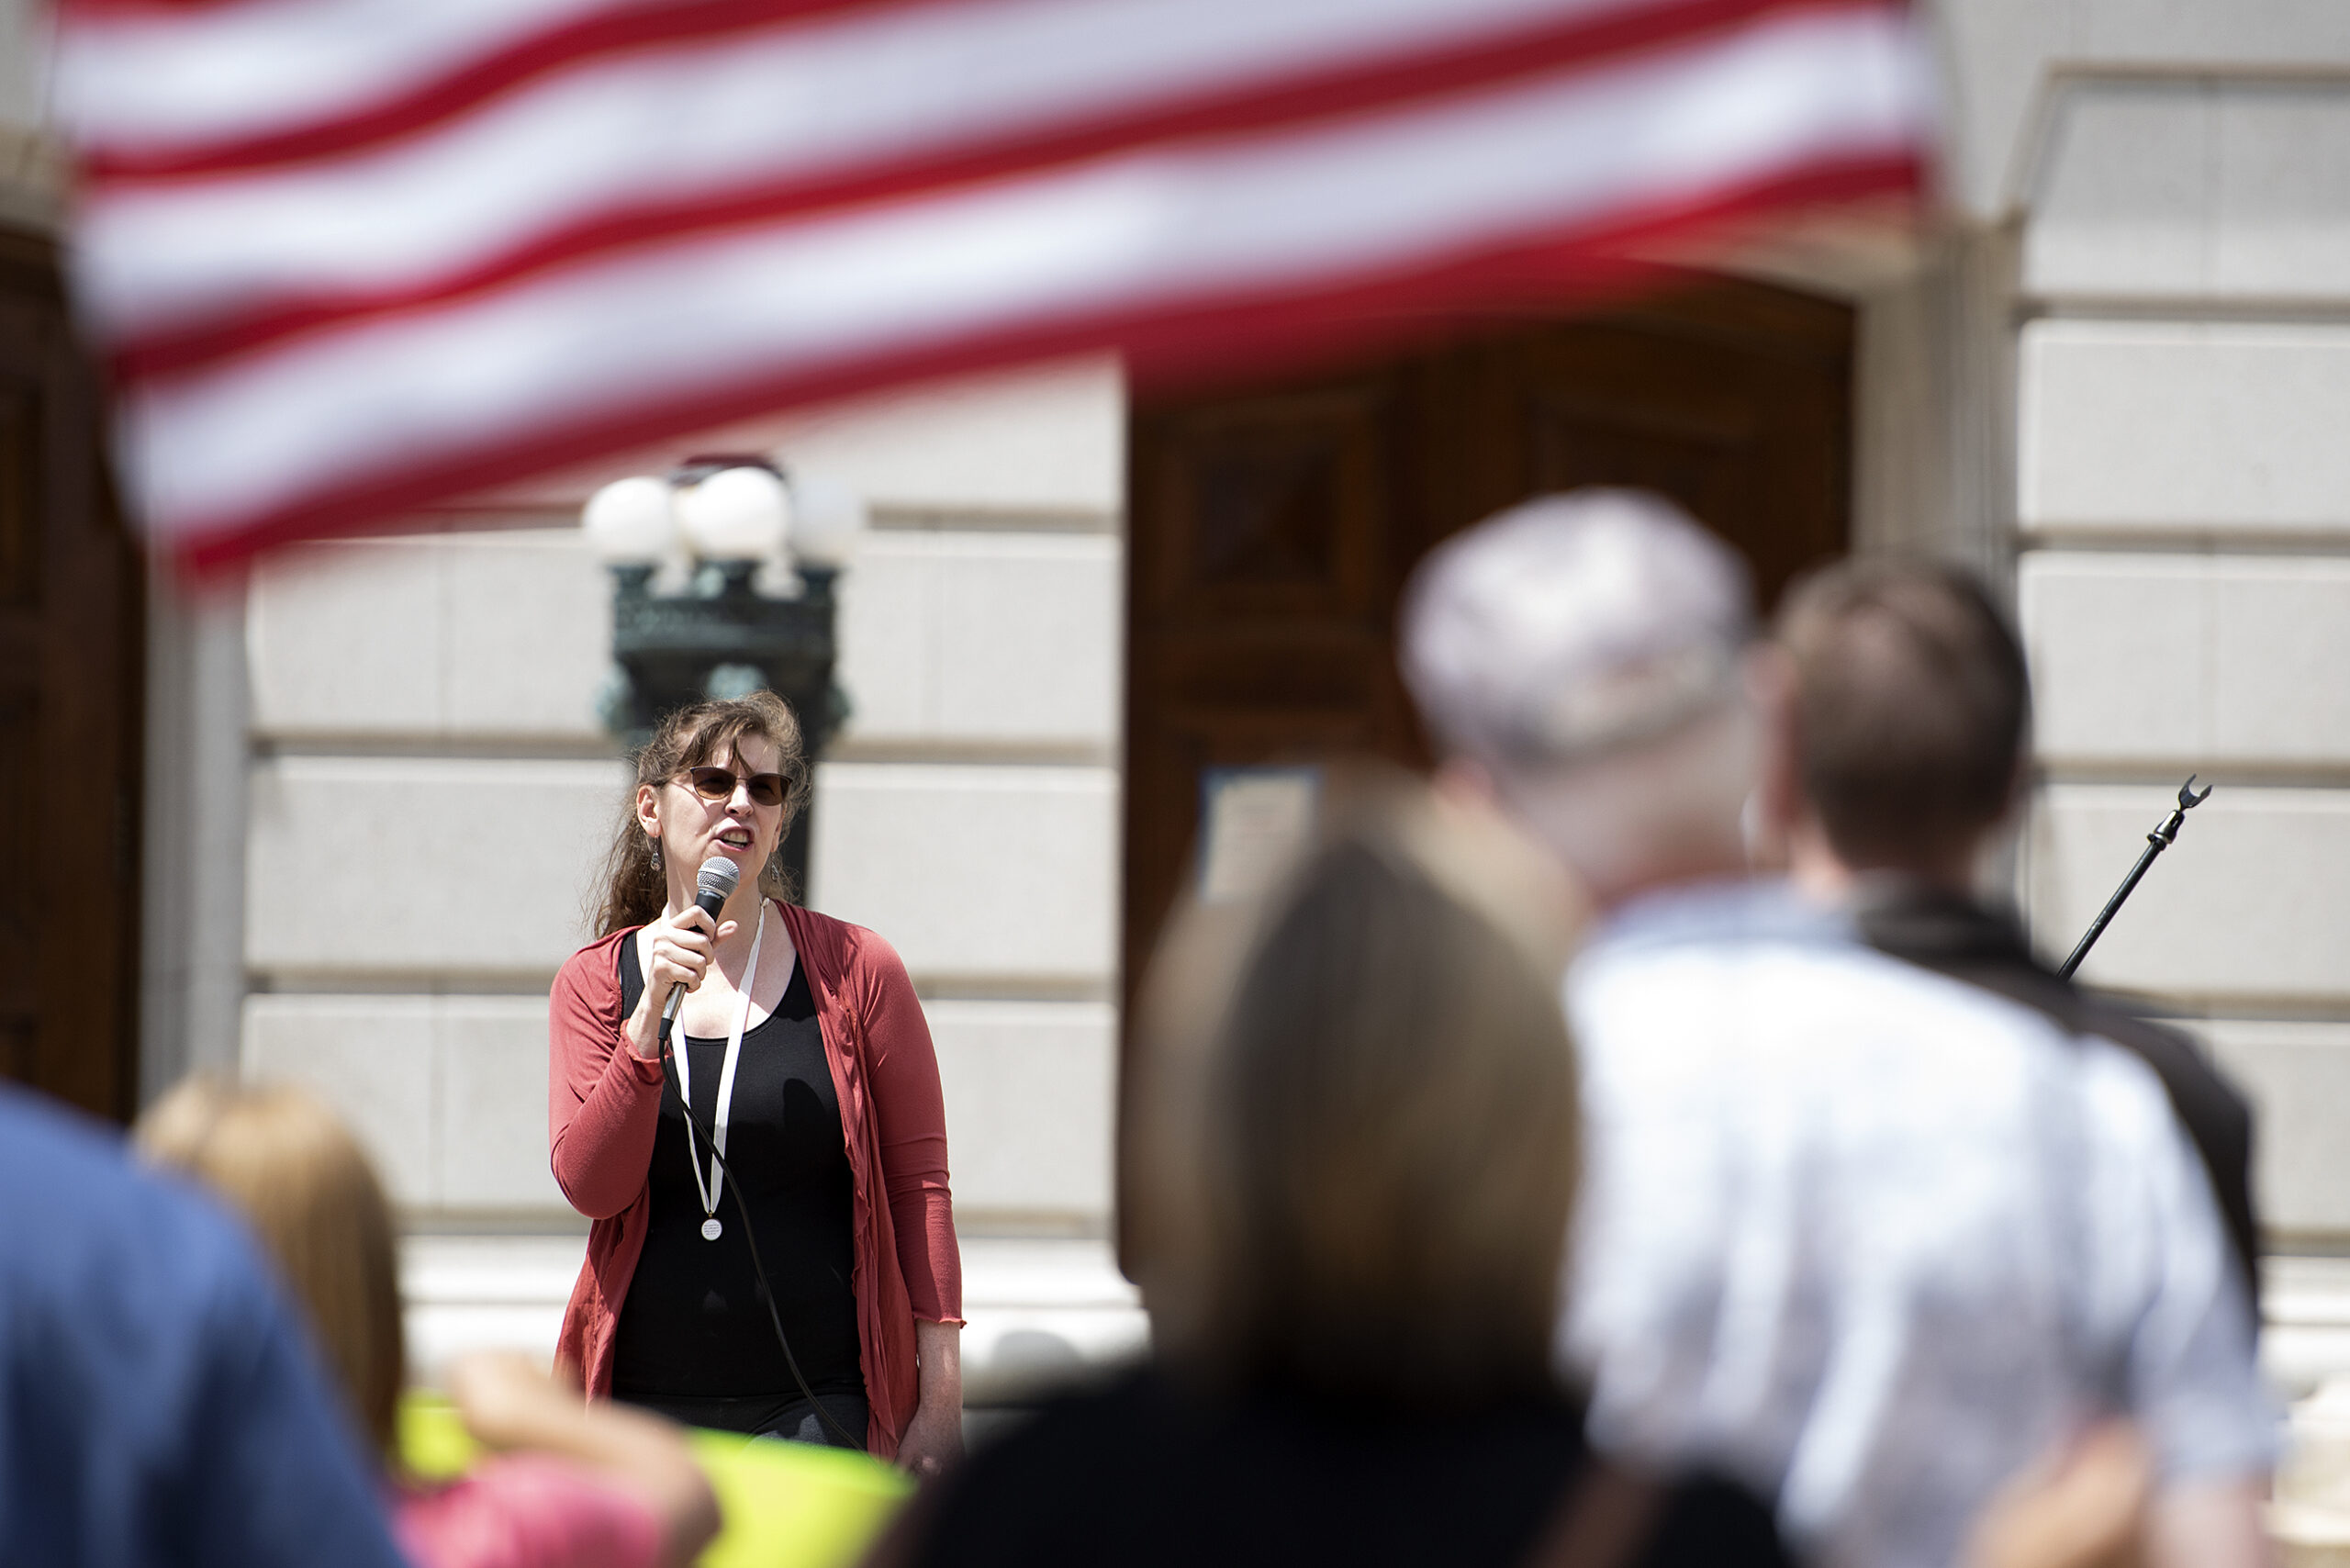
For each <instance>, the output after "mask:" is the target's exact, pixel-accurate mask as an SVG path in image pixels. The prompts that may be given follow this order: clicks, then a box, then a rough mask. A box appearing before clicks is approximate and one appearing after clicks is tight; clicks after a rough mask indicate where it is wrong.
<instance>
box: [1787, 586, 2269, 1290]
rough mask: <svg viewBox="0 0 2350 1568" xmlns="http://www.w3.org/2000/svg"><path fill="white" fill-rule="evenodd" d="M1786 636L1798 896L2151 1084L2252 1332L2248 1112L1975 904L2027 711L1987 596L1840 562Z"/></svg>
mask: <svg viewBox="0 0 2350 1568" xmlns="http://www.w3.org/2000/svg"><path fill="white" fill-rule="evenodd" d="M1774 633H1775V641H1776V642H1777V644H1778V645H1779V646H1780V647H1781V648H1783V649H1785V651H1786V654H1787V656H1788V658H1789V660H1790V662H1791V663H1792V666H1793V668H1794V674H1795V683H1796V704H1795V728H1796V747H1797V755H1796V773H1797V777H1798V779H1799V782H1800V786H1801V787H1800V789H1797V790H1782V791H1779V792H1778V799H1779V800H1780V801H1783V802H1784V814H1785V818H1786V820H1785V821H1784V822H1782V823H1776V824H1774V825H1775V826H1776V827H1777V828H1778V829H1779V833H1778V834H1777V836H1778V837H1779V838H1780V839H1781V840H1782V841H1783V843H1784V845H1785V855H1786V859H1787V866H1788V872H1789V875H1790V876H1791V877H1792V879H1794V881H1795V884H1796V887H1798V888H1799V889H1801V890H1803V891H1804V892H1805V893H1807V895H1809V896H1810V897H1812V898H1813V899H1815V900H1818V902H1823V903H1828V904H1832V905H1837V906H1840V907H1841V908H1843V909H1845V910H1847V911H1848V912H1849V913H1851V914H1852V917H1853V919H1854V922H1855V924H1857V925H1858V926H1859V928H1860V932H1861V935H1862V936H1863V938H1864V939H1865V940H1866V941H1867V942H1868V943H1869V945H1870V946H1874V947H1875V948H1876V949H1877V950H1878V951H1880V952H1884V953H1890V954H1892V955H1893V956H1894V957H1896V958H1907V959H1908V960H1909V961H1910V962H1912V963H1916V964H1920V965H1923V966H1924V967H1926V968H1928V969H1933V970H1936V971H1937V972H1939V973H1942V974H1946V975H1949V976H1951V977H1952V978H1953V979H1955V980H1964V981H1966V982H1967V983H1969V984H1972V985H1978V986H1982V987H1984V988H1985V989H1986V990H1988V991H1996V992H1997V993H1998V994H1999V995H2001V996H2005V997H2008V998H2009V999H2011V1000H2013V1001H2015V1002H2020V1003H2022V1004H2023V1005H2024V1006H2026V1007H2029V1008H2031V1009H2032V1010H2033V1011H2034V1012H2037V1013H2039V1014H2042V1015H2044V1016H2045V1017H2047V1018H2048V1019H2049V1020H2050V1021H2051V1022H2052V1023H2053V1024H2055V1025H2057V1026H2058V1027H2059V1028H2061V1029H2063V1030H2064V1031H2065V1033H2066V1034H2070V1035H2095V1036H2099V1037H2101V1038H2104V1039H2108V1040H2110V1041H2112V1042H2113V1043H2114V1044H2116V1045H2118V1046H2120V1047H2121V1048H2122V1049H2124V1050H2126V1051H2129V1052H2131V1053H2132V1055H2134V1056H2136V1057H2138V1058H2140V1059H2142V1060H2143V1061H2144V1062H2145V1064H2146V1065H2147V1066H2148V1067H2150V1068H2152V1069H2153V1070H2154V1076H2155V1077H2156V1078H2158V1079H2160V1080H2161V1081H2162V1085H2163V1092H2165V1094H2166V1095H2167V1096H2168V1097H2169V1099H2170V1103H2171V1108H2172V1109H2173V1110H2174V1111H2175V1112H2177V1115H2178V1120H2179V1125H2180V1126H2182V1127H2183V1128H2184V1129H2185V1130H2186V1132H2187V1135H2188V1138H2189V1140H2190V1141H2191V1142H2192V1143H2193V1144H2194V1146H2195V1152H2196V1155H2197V1157H2198V1158H2199V1159H2200V1160H2201V1161H2202V1165H2203V1173H2204V1175H2205V1177H2206V1178H2207V1179H2208V1180H2209V1181H2210V1184H2211V1191H2212V1193H2213V1195H2214V1196H2215V1197H2216V1198H2217V1199H2218V1200H2219V1204H2220V1217H2221V1219H2222V1220H2223V1221H2225V1222H2226V1225H2227V1227H2228V1240H2229V1243H2230V1245H2231V1248H2232V1249H2233V1253H2234V1258H2235V1262H2236V1265H2237V1278H2238V1281H2239V1282H2240V1283H2241V1284H2242V1285H2243V1286H2244V1293H2245V1296H2246V1300H2247V1301H2248V1303H2249V1304H2250V1305H2251V1308H2252V1310H2251V1311H2250V1312H2249V1313H2248V1314H2247V1317H2246V1324H2247V1327H2249V1326H2251V1325H2253V1324H2256V1323H2257V1322H2258V1321H2259V1316H2260V1315H2259V1301H2260V1295H2259V1281H2260V1275H2259V1257H2260V1253H2259V1238H2260V1227H2259V1221H2258V1220H2257V1218H2256V1217H2255V1212H2254V1207H2253V1197H2252V1130H2253V1129H2252V1109H2251V1107H2250V1106H2249V1105H2248V1104H2247V1103H2245V1101H2244V1096H2243V1095H2241V1094H2239V1093H2237V1092H2236V1091H2235V1090H2234V1089H2233V1087H2232V1086H2231V1085H2230V1084H2229V1083H2228V1081H2227V1080H2226V1079H2224V1078H2222V1077H2221V1075H2220V1073H2219V1071H2218V1070H2217V1069H2215V1068H2214V1067H2213V1066H2212V1065H2211V1063H2210V1060H2209V1059H2208V1058H2206V1057H2205V1056H2204V1055H2203V1053H2202V1051H2201V1050H2199V1048H2197V1047H2196V1045H2195V1043H2194V1042H2193V1041H2191V1040H2189V1039H2188V1037H2187V1036H2185V1035H2183V1034H2180V1033H2179V1032H2178V1031H2177V1030H2175V1029H2169V1028H2165V1027H2164V1026H2163V1025H2159V1024H2156V1023H2154V1022H2152V1021H2150V1020H2148V1019H2144V1018H2141V1017H2138V1016H2136V1015H2134V1014H2129V1013H2125V1012H2123V1011H2122V1010H2121V1009H2120V1008H2118V1007H2114V1006H2111V1005H2109V1004H2108V1003H2105V1002H2098V1001H2097V1000H2095V999H2093V998H2091V997H2089V996H2087V995H2086V994H2084V993H2083V992H2082V991H2079V990H2078V989H2077V988H2076V987H2075V985H2074V984H2073V982H2072V981H2071V980H2066V979H2065V978H2064V977H2063V976H2061V975H2059V974H2058V973H2057V972H2056V971H2055V970H2054V969H2051V968H2050V967H2049V966H2048V965H2046V964H2044V963H2042V961H2041V960H2040V958H2038V956H2037V955H2035V954H2034V953H2033V952H2032V950H2031V942H2030V940H2029V939H2027V938H2026V936H2025V935H2024V933H2023V930H2022V928H2021V927H2020V925H2018V924H2017V923H2016V922H2015V920H2014V919H2013V918H2012V917H2011V916H2009V915H2008V914H2006V913H2001V912H1999V911H1997V910H1996V909H1994V908H1992V907H1991V906H1990V905H1989V904H1987V903H1986V902H1983V901H1982V900H1981V899H1980V898H1979V897H1978V896H1977V893H1976V868H1977V867H1978V866H1980V865H1981V864H1982V863H1983V862H1984V860H1985V859H1986V855H1987V853H1988V852H1989V851H1990V850H1991V849H1993V848H1995V847H1996V846H1997V845H1998V844H1999V843H2000V842H2002V841H2003V840H2004V839H2005V838H2006V836H2007V833H2008V829H2009V824H2010V823H2012V821H2013V819H2014V817H2015V816H2016V814H2017V813H2018V812H2020V810H2021V807H2022V801H2023V799H2024V792H2025V784H2026V778H2025V755H2024V742H2025V736H2026V734H2027V732H2028V729H2029V726H2030V720H2031V684H2030V680H2029V678H2028V676H2027V675H2026V672H2025V669H2024V658H2023V648H2022V647H2021V645H2020V644H2018V643H2017V641H2016V637H2015V633H2013V632H2012V631H2010V630H2009V627H2008V623H2007V621H2006V619H2005V618H2004V617H2003V616H2001V615H2000V613H1999V611H1998V610H1997V607H1996V606H1994V605H1993V604H1992V602H1991V599H1990V596H1989V595H1988V594H1986V592H1985V591H1984V589H1983V586H1982V584H1981V583H1979V582H1978V581H1976V580H1975V578H1974V577H1972V576H1970V575H1969V574H1967V573H1966V572H1965V571H1964V570H1963V569H1961V568H1960V567H1957V566H1950V565H1946V564H1943V563H1940V562H1931V561H1917V560H1904V559H1898V558H1890V557H1888V558H1884V559H1875V560H1852V561H1843V562H1839V563H1838V564H1836V565H1834V566H1826V567H1822V568H1820V569H1819V570H1818V571H1816V572H1814V573H1812V574H1810V575H1809V576H1807V577H1805V578H1803V579H1802V580H1801V581H1800V582H1798V583H1797V584H1796V586H1795V587H1794V588H1791V589H1790V590H1789V591H1788V593H1787V596H1786V599H1785V602H1784V603H1783V604H1782V605H1781V607H1780V610H1779V614H1778V618H1777V621H1776V623H1775V626H1774Z"/></svg>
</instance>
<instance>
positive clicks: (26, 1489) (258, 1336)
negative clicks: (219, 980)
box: [0, 1085, 402, 1568]
mask: <svg viewBox="0 0 2350 1568" xmlns="http://www.w3.org/2000/svg"><path fill="white" fill-rule="evenodd" d="M0 1194H5V1196H0V1543H5V1544H4V1545H0V1555H5V1557H6V1561H7V1562H10V1563H11V1564H24V1565H32V1568H49V1565H51V1564H54V1565H57V1568H68V1565H71V1568H149V1565H156V1568H161V1565H163V1564H188V1565H190V1568H295V1565H297V1564H310V1563H319V1562H332V1563H336V1564H348V1565H349V1568H401V1562H402V1560H401V1558H400V1555H399V1553H398V1551H397V1549H396V1548H395V1547H394V1545H393V1542H392V1538H391V1536H390V1533H389V1532H388V1530H387V1529H386V1525H385V1520H384V1516H383V1509H382V1506H381V1504H380V1502H379V1501H378V1499H377V1497H376V1495H375V1485H374V1477H373V1471H372V1467H371V1466H369V1465H368V1464H367V1463H366V1462H365V1461H364V1458H363V1457H362V1455H361V1452H360V1449H359V1444H358V1441H357V1434H356V1432H355V1431H354V1429H353V1426H352V1423H351V1422H350V1421H349V1420H348V1419H347V1418H346V1417H345V1416H344V1414H343V1411H342V1409H341V1406H339V1404H338V1402H337V1400H336V1398H335V1395H334V1394H333V1393H332V1391H331V1390H330V1388H329V1386H328V1384H327V1382H326V1379H325V1376H324V1374H323V1372H322V1371H321V1369H320V1368H319V1365H318V1363H317V1360H316V1358H315V1356H314V1355H313V1354H312V1351H311V1348H310V1343H309V1339H308V1336H307V1335H305V1334H304V1333H303V1331H302V1329H301V1327H300V1325H299V1324H298V1322H297V1319H296V1318H295V1316H294V1315H293V1313H292V1312H291V1311H290V1310H289V1309H288V1308H287V1306H286V1305H285V1302H284V1301H283V1299H282V1298H281V1297H280V1296H279V1294H278V1292H277V1290H276V1288H275V1286H274V1283H273V1282H272V1281H271V1279H270V1277H269V1272H268V1270H267V1269H266V1267H265V1266H264V1265H263V1262H262V1260H260V1258H259V1257H258V1256H257V1255H256V1253H255V1252H254V1249H253V1248H252V1243H251V1241H250V1240H248V1239H247V1238H246V1236H245V1233H244V1231H243V1229H242V1227H241V1226H238V1225H237V1224H236V1222H235V1221H234V1220H232V1219H230V1218H229V1216H228V1215H224V1214H221V1213H220V1212H219V1211H218V1209H217V1208H216V1207H215V1206H214V1205H213V1204H211V1203H210V1202H208V1201H207V1200H206V1199H205V1198H203V1197H202V1196H200V1195H199V1194H197V1193H193V1192H190V1191H188V1190H187V1189H186V1188H185V1187H184V1186H182V1185H181V1184H179V1183H177V1182H169V1181H166V1180H163V1179H162V1178H159V1177H157V1176H155V1175H154V1174H152V1173H151V1172H148V1171H144V1170H140V1169H138V1168H137V1166H135V1165H134V1164H133V1163H132V1161H131V1160H130V1159H128V1158H127V1157H126V1155H125V1152H124V1149H123V1147H122V1143H121V1140H120V1138H119V1137H115V1136H112V1135H110V1134H108V1133H106V1132H105V1131H102V1130H100V1129H99V1128H98V1127H97V1126H95V1125H93V1124H89V1123H85V1122H84V1121H83V1120H82V1119H81V1118H79V1117H78V1116H74V1115H72V1114H67V1113H65V1112H62V1111H60V1110H58V1109H55V1108H53V1107H51V1106H49V1105H45V1104H43V1103H40V1102H39V1101H38V1100H36V1099H35V1098H33V1097H32V1096H31V1095H28V1094H26V1093H24V1092H21V1091H19V1090H17V1089H14V1088H11V1087H8V1086H6V1085H0Z"/></svg>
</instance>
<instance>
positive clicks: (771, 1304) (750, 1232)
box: [661, 1020, 865, 1453]
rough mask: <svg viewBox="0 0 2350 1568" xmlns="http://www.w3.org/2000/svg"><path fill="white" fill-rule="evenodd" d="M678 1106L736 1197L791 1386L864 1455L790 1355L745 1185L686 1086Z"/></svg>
mask: <svg viewBox="0 0 2350 1568" xmlns="http://www.w3.org/2000/svg"><path fill="white" fill-rule="evenodd" d="M668 1035H669V1028H668V1024H667V1022H666V1020H665V1021H664V1022H663V1024H662V1028H661V1036H662V1038H661V1043H662V1044H663V1045H664V1046H666V1045H667V1044H668V1043H669V1039H668ZM670 1072H671V1064H670V1061H669V1055H668V1053H667V1052H666V1051H664V1052H663V1053H662V1058H661V1076H662V1078H663V1079H664V1080H666V1081H668V1082H670V1083H673V1084H676V1083H677V1081H676V1080H675V1079H674V1078H671V1077H670ZM677 1103H678V1105H679V1106H680V1107H681V1108H682V1109H683V1110H684V1111H685V1113H686V1120H687V1121H688V1123H689V1124H690V1125H691V1126H693V1128H694V1130H695V1131H696V1132H698V1133H699V1134H701V1137H702V1141H703V1142H704V1143H705V1144H707V1145H709V1147H710V1152H711V1156H712V1157H713V1158H715V1159H717V1161H718V1169H719V1170H721V1171H722V1172H723V1173H724V1175H725V1177H726V1188H727V1191H729V1192H731V1193H733V1194H734V1217H735V1218H737V1219H739V1220H741V1221H742V1222H743V1241H744V1245H745V1246H747V1247H749V1248H750V1249H751V1272H752V1273H753V1275H755V1277H756V1278H757V1280H758V1282H759V1299H760V1300H762V1301H764V1302H766V1303H767V1321H768V1322H769V1323H770V1324H772V1325H774V1327H775V1342H776V1343H777V1344H778V1345H780V1346H782V1347H783V1364H784V1365H785V1366H787V1367H789V1368H790V1369H791V1381H792V1383H794V1384H795V1385H797V1386H798V1388H799V1390H800V1397H801V1398H802V1399H805V1400H806V1401H807V1402H808V1404H809V1406H810V1407H811V1408H812V1409H813V1410H814V1411H815V1412H816V1416H817V1418H818V1419H820V1420H822V1422H823V1423H824V1425H825V1426H827V1427H829V1428H832V1432H833V1435H834V1437H836V1438H838V1439H841V1442H842V1444H843V1445H844V1446H845V1447H848V1448H852V1449H855V1450H857V1451H858V1452H859V1453H862V1452H864V1451H865V1441H864V1439H861V1438H853V1437H851V1436H849V1432H848V1428H845V1427H844V1426H842V1425H841V1424H840V1423H839V1422H838V1421H836V1420H834V1418H833V1413H832V1412H831V1411H830V1410H827V1409H825V1408H824V1402H823V1401H822V1400H821V1399H819V1398H817V1397H816V1391H815V1390H814V1389H812V1388H810V1387H809V1386H808V1379H807V1378H806V1376H805V1375H803V1374H802V1373H801V1372H800V1358H799V1357H797V1356H795V1355H793V1354H792V1353H791V1339H790V1338H789V1336H788V1335H786V1334H785V1333H784V1331H783V1314H782V1313H780V1312H778V1310H777V1309H776V1305H775V1289H774V1287H773V1286H771V1285H769V1284H768V1283H767V1266H766V1265H765V1264H763V1263H761V1262H760V1261H759V1238H758V1232H757V1231H756V1230H755V1228H754V1227H753V1226H752V1224H751V1211H750V1210H749V1209H747V1208H745V1207H744V1204H743V1183H742V1182H738V1181H736V1180H735V1179H734V1168H733V1166H731V1165H729V1164H728V1163H727V1162H726V1156H724V1155H723V1154H721V1153H719V1150H718V1139H717V1137H716V1136H715V1135H714V1134H712V1133H711V1128H710V1124H709V1123H708V1122H705V1121H703V1120H702V1119H701V1117H699V1116H698V1115H696V1114H694V1108H693V1106H692V1105H690V1104H688V1103H687V1101H686V1092H685V1087H684V1085H682V1084H677Z"/></svg>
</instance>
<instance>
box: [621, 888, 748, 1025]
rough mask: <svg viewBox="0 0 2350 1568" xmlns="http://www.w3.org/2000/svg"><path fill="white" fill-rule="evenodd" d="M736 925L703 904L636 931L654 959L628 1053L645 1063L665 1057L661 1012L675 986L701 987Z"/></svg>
mask: <svg viewBox="0 0 2350 1568" xmlns="http://www.w3.org/2000/svg"><path fill="white" fill-rule="evenodd" d="M735 924H736V923H735V922H733V921H731V920H729V921H723V922H721V921H718V920H717V919H716V917H715V916H713V915H712V914H711V913H710V912H709V911H708V910H706V909H703V908H702V907H701V906H700V905H699V904H688V905H687V906H686V907H685V908H684V909H681V910H679V911H678V912H677V913H675V914H665V915H662V916H661V917H660V918H659V919H657V920H654V921H652V922H650V923H648V924H646V925H645V926H644V927H643V929H642V930H641V931H639V932H638V933H637V935H636V941H637V946H638V948H639V949H640V950H641V951H645V952H649V953H651V954H652V956H653V957H652V961H651V963H650V964H649V965H648V966H647V967H646V970H645V977H644V980H645V984H644V994H643V996H641V997H639V998H638V999H637V1003H636V1012H635V1013H634V1014H632V1015H631V1016H630V1018H629V1021H628V1025H627V1032H628V1045H629V1049H631V1050H632V1051H634V1052H635V1053H636V1054H637V1055H638V1056H640V1057H642V1058H644V1059H645V1060H646V1061H659V1060H660V1059H661V1009H662V1008H663V1006H664V1005H666V1003H667V1002H668V1000H669V989H670V987H672V986H678V985H682V986H684V987H685V988H686V990H687V991H688V992H691V991H697V990H699V989H700V986H701V981H702V977H703V976H704V975H706V974H708V973H709V972H710V964H711V958H714V957H715V956H716V955H717V952H718V944H719V943H721V942H722V941H724V940H725V939H726V938H727V937H729V936H732V935H734V931H735Z"/></svg>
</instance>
